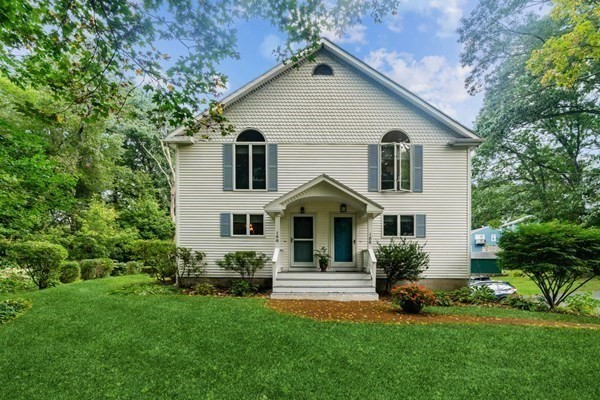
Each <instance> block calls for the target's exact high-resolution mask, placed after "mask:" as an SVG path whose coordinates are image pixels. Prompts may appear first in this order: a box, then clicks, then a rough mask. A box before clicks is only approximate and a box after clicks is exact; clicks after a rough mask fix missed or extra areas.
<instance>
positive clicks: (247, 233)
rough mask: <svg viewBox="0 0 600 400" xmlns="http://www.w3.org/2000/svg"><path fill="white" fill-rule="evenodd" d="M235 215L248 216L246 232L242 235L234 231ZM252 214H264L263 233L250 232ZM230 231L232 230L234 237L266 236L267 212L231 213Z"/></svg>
mask: <svg viewBox="0 0 600 400" xmlns="http://www.w3.org/2000/svg"><path fill="white" fill-rule="evenodd" d="M234 215H245V216H246V234H245V235H240V234H237V233H234V231H233V216H234ZM251 215H260V216H262V220H263V234H262V235H251V234H250V216H251ZM230 220H231V222H230V225H231V226H230V227H229V229H230V232H231V236H232V237H258V238H264V237H265V231H266V228H267V227H266V225H265V214H264V213H246V212H232V213H231V217H230Z"/></svg>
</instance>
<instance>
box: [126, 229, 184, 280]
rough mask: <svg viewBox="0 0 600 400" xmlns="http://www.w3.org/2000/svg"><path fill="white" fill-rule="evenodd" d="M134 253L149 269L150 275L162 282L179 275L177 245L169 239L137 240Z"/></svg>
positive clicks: (134, 244)
mask: <svg viewBox="0 0 600 400" xmlns="http://www.w3.org/2000/svg"><path fill="white" fill-rule="evenodd" d="M133 254H134V256H135V257H136V258H137V259H138V260H139V261H141V262H142V263H143V264H144V265H145V266H146V267H147V269H148V273H149V274H150V276H152V277H154V278H156V279H158V280H159V281H160V282H162V283H167V282H169V281H174V280H175V277H176V275H177V247H176V246H175V243H173V242H172V241H169V240H157V239H154V240H137V241H135V242H134V243H133Z"/></svg>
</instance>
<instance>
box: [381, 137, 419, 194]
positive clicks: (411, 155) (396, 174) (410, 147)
mask: <svg viewBox="0 0 600 400" xmlns="http://www.w3.org/2000/svg"><path fill="white" fill-rule="evenodd" d="M401 145H404V146H408V148H409V150H408V151H409V152H410V160H409V161H410V164H409V167H408V168H409V169H410V189H398V177H400V176H401V174H398V161H401V160H398V148H399V147H400V146H401ZM383 146H394V188H393V189H382V188H381V174H382V169H381V160H382V157H381V150H382V149H381V148H382V147H383ZM413 159H414V148H413V145H412V143H404V142H402V143H398V142H390V143H379V154H378V160H379V166H378V170H379V176H378V183H379V191H380V192H383V193H387V192H398V193H412V191H413V182H414V177H413V169H414V168H413Z"/></svg>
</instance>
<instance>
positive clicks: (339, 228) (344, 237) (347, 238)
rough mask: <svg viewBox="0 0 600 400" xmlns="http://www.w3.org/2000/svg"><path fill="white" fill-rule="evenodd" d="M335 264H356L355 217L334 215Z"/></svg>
mask: <svg viewBox="0 0 600 400" xmlns="http://www.w3.org/2000/svg"><path fill="white" fill-rule="evenodd" d="M333 265H337V266H354V217H352V216H343V217H341V216H340V217H337V216H336V217H333Z"/></svg>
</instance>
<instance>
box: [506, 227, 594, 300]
mask: <svg viewBox="0 0 600 400" xmlns="http://www.w3.org/2000/svg"><path fill="white" fill-rule="evenodd" d="M500 248H501V251H500V253H499V254H498V263H499V265H500V267H501V268H503V269H506V270H521V271H522V272H523V274H525V275H526V276H527V277H529V278H531V280H532V281H533V282H534V283H535V284H536V285H537V287H538V288H539V289H540V291H541V292H542V295H543V296H544V299H545V300H546V302H547V304H548V306H549V307H550V308H551V309H554V308H555V307H557V306H558V305H560V304H561V303H562V302H563V301H564V300H565V299H567V298H568V297H569V296H570V295H571V294H573V293H574V292H575V291H576V290H578V289H579V288H580V287H581V286H583V285H584V284H585V283H587V282H588V281H589V280H591V279H593V278H594V277H595V276H597V275H599V274H600V257H598V254H600V229H598V228H588V229H586V228H582V227H581V226H579V225H572V224H565V223H559V222H548V223H544V224H526V225H521V226H519V228H518V229H517V230H516V231H514V232H511V231H507V232H505V233H504V234H503V235H502V237H501V238H500Z"/></svg>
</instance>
